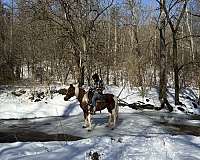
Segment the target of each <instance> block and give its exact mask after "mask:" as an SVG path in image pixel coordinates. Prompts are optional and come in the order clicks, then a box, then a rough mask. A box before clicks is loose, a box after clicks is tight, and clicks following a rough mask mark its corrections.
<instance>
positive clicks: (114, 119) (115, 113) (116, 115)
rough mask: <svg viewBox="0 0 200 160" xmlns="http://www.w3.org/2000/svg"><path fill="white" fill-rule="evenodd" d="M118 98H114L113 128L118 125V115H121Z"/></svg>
mask: <svg viewBox="0 0 200 160" xmlns="http://www.w3.org/2000/svg"><path fill="white" fill-rule="evenodd" d="M117 101H118V100H117V97H116V96H114V109H113V110H112V115H113V128H114V127H115V125H116V121H117V119H118V113H119V108H118V104H117Z"/></svg>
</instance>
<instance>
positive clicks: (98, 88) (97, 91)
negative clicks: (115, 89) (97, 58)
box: [91, 73, 105, 114]
mask: <svg viewBox="0 0 200 160" xmlns="http://www.w3.org/2000/svg"><path fill="white" fill-rule="evenodd" d="M92 79H93V81H94V84H93V86H92V88H91V89H92V90H93V92H94V95H93V97H92V106H93V113H94V114H95V112H96V101H97V100H102V99H104V97H103V90H104V89H105V87H104V83H103V80H101V79H100V78H99V75H98V74H97V73H95V74H94V75H93V76H92Z"/></svg>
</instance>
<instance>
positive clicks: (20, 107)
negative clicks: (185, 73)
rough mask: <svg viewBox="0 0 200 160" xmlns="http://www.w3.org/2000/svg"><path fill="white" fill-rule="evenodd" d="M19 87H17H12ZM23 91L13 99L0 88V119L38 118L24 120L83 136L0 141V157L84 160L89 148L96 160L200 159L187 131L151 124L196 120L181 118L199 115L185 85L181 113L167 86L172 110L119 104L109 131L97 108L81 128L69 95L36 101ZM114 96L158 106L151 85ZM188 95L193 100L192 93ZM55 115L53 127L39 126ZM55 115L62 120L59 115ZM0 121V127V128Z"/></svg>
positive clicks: (197, 140) (111, 89)
mask: <svg viewBox="0 0 200 160" xmlns="http://www.w3.org/2000/svg"><path fill="white" fill-rule="evenodd" d="M58 88H59V87H58ZM20 89H22V88H20V87H19V88H17V89H15V90H20ZM40 89H41V88H40ZM23 90H26V93H25V94H23V95H22V96H19V97H17V96H14V95H13V94H12V93H11V92H12V91H13V90H11V89H5V90H0V91H1V92H0V119H21V118H39V117H40V118H39V119H30V120H29V122H30V124H31V122H36V121H39V122H41V126H37V128H36V129H38V131H45V132H48V133H53V132H54V130H55V129H54V128H56V125H57V124H56V123H57V122H62V123H63V128H64V130H66V131H65V132H67V133H70V134H72V135H77V136H78V135H79V136H82V137H85V139H82V140H78V141H68V142H64V141H52V142H15V143H1V144H0V159H2V160H16V159H20V160H35V159H37V160H44V159H48V160H55V159H57V160H84V159H85V160H87V159H88V160H89V159H91V155H92V154H94V153H95V152H97V153H98V155H99V159H102V160H200V152H199V148H200V137H197V136H192V135H187V134H186V135H172V134H170V133H169V132H168V131H167V130H165V129H164V128H163V127H161V126H159V125H158V126H157V125H156V124H155V123H153V122H154V121H156V120H158V121H161V120H162V119H163V121H168V123H179V121H181V123H182V124H186V125H196V126H198V125H199V124H200V121H199V120H188V119H187V116H188V114H191V113H192V114H195V115H200V107H199V106H198V107H194V105H193V103H194V102H193V101H191V100H189V99H187V98H186V96H188V95H193V96H194V95H195V93H197V92H196V91H195V90H190V89H188V90H186V91H184V92H183V93H182V94H181V96H180V97H181V98H180V99H181V101H182V102H183V103H184V104H185V106H184V107H185V110H186V112H181V111H180V110H178V107H179V106H175V105H173V103H172V102H173V101H174V99H173V97H174V90H173V89H171V90H169V101H170V103H171V105H173V107H174V108H175V111H174V112H173V113H166V110H164V111H157V112H156V113H155V111H150V112H149V111H136V110H133V109H131V108H128V107H120V111H119V113H120V121H119V124H118V126H117V128H116V129H114V130H110V129H108V128H105V127H104V126H105V124H104V122H105V121H106V120H105V119H106V116H107V114H106V113H107V111H103V113H102V114H101V115H96V121H94V123H97V124H96V126H95V127H94V130H93V131H92V132H87V130H85V129H82V128H81V123H83V120H82V118H83V114H82V110H81V109H80V107H79V103H78V102H77V100H76V99H75V97H73V98H71V99H70V101H64V99H63V98H64V96H63V95H60V94H58V93H56V94H53V97H52V99H51V98H50V97H51V96H50V95H48V94H47V96H46V97H45V98H44V99H42V100H41V101H39V102H33V101H31V100H30V99H29V98H30V96H31V92H32V90H31V89H28V88H23ZM36 90H39V89H38V88H36ZM43 90H45V89H43ZM121 90H122V87H116V86H107V87H106V91H105V92H106V93H114V94H115V95H116V96H118V95H119V93H120V91H121ZM120 98H121V99H123V100H124V101H126V102H128V103H134V102H137V101H142V102H145V103H148V104H153V105H155V106H156V107H159V105H160V103H159V100H158V91H157V89H156V88H152V89H148V93H146V94H145V96H144V97H142V96H141V94H140V91H139V90H138V89H137V88H132V89H131V88H128V87H126V88H124V89H123V91H122V93H121V94H120ZM192 98H193V99H195V96H194V97H192ZM147 101H148V102H147ZM181 107H183V106H181ZM177 113H178V114H177ZM180 113H181V114H180ZM174 115H175V116H174ZM55 116H56V117H58V121H56V123H55V124H54V125H52V126H53V127H54V128H51V127H49V128H48V127H47V128H45V127H44V126H43V125H42V123H43V122H47V121H48V122H49V123H51V118H50V117H55ZM59 116H62V118H61V117H60V119H59ZM41 117H43V118H41ZM102 117H103V118H102ZM97 119H98V120H97ZM102 121H103V122H102ZM5 123H6V121H5ZM5 123H2V124H0V126H1V127H3V125H4V124H5ZM8 123H11V122H10V121H8ZM13 123H15V121H13ZM30 124H29V123H28V125H30ZM77 126H78V127H77ZM33 127H34V126H33ZM75 127H76V128H75ZM56 129H57V128H56ZM57 131H58V130H57ZM57 131H56V132H57ZM62 131H63V129H62Z"/></svg>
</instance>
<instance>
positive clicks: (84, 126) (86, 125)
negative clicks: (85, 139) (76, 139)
mask: <svg viewBox="0 0 200 160" xmlns="http://www.w3.org/2000/svg"><path fill="white" fill-rule="evenodd" d="M84 121H85V122H84V125H83V128H87V127H88V126H89V124H88V119H87V113H85V112H84Z"/></svg>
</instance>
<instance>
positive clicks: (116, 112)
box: [113, 96, 119, 120]
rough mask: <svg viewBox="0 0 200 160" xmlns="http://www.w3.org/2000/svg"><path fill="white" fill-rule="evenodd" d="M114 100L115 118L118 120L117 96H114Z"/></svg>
mask: <svg viewBox="0 0 200 160" xmlns="http://www.w3.org/2000/svg"><path fill="white" fill-rule="evenodd" d="M113 98H114V101H115V111H114V112H115V116H116V120H118V118H119V117H118V114H119V106H118V98H117V96H114V97H113Z"/></svg>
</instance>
